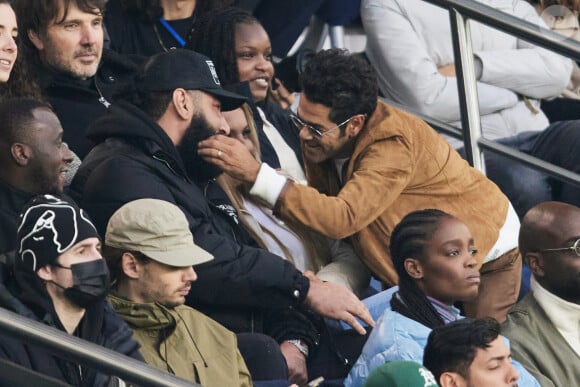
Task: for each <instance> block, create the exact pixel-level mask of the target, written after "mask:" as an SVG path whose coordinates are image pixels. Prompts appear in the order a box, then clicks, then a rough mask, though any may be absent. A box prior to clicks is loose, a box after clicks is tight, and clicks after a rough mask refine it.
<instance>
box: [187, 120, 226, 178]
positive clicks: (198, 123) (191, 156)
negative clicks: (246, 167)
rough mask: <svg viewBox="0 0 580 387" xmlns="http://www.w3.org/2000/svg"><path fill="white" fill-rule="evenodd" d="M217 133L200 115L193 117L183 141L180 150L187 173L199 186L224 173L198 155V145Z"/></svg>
mask: <svg viewBox="0 0 580 387" xmlns="http://www.w3.org/2000/svg"><path fill="white" fill-rule="evenodd" d="M216 133H217V130H215V129H214V128H212V127H211V126H210V125H209V124H208V122H207V120H206V119H205V118H204V117H203V116H202V115H200V114H198V115H195V116H193V117H192V119H191V123H190V124H189V127H188V128H187V130H186V131H185V134H184V136H183V139H182V140H181V144H180V146H179V149H178V150H179V154H180V155H181V159H182V160H183V164H184V166H185V171H186V172H187V175H188V176H189V178H190V179H192V180H193V181H194V182H196V183H198V184H204V183H206V182H208V181H209V180H211V179H213V178H215V177H216V176H219V175H220V174H221V173H222V170H221V169H220V168H219V167H218V166H216V165H214V164H211V163H208V162H207V161H205V160H204V159H202V158H201V156H200V155H198V154H197V149H198V146H197V143H198V142H200V141H203V140H205V139H207V138H209V137H211V136H213V135H215V134H216Z"/></svg>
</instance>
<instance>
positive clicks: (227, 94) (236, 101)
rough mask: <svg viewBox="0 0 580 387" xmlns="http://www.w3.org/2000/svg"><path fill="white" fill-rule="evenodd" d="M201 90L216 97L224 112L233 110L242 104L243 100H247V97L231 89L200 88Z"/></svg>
mask: <svg viewBox="0 0 580 387" xmlns="http://www.w3.org/2000/svg"><path fill="white" fill-rule="evenodd" d="M201 90H202V91H205V92H206V93H208V94H211V95H213V96H214V97H216V98H217V99H218V100H219V101H220V103H221V105H222V111H224V112H227V111H230V110H235V109H237V108H239V107H240V106H242V105H243V104H244V102H246V101H247V98H246V97H244V96H243V95H239V94H236V93H232V92H231V91H227V90H224V89H201Z"/></svg>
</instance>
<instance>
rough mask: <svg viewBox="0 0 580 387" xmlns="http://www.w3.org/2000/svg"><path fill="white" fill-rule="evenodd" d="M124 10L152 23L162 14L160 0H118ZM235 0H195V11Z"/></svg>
mask: <svg viewBox="0 0 580 387" xmlns="http://www.w3.org/2000/svg"><path fill="white" fill-rule="evenodd" d="M119 3H120V4H121V7H122V8H123V10H124V11H125V12H128V13H134V14H136V15H138V16H140V17H141V18H142V19H143V20H144V21H146V22H149V23H154V22H156V21H157V19H159V18H160V17H161V16H163V7H162V6H161V0H119ZM234 3H235V0H197V2H196V4H195V11H194V12H195V13H196V14H197V15H199V16H201V15H203V14H205V13H207V12H209V11H211V10H213V9H217V8H223V7H227V6H231V5H233V4H234Z"/></svg>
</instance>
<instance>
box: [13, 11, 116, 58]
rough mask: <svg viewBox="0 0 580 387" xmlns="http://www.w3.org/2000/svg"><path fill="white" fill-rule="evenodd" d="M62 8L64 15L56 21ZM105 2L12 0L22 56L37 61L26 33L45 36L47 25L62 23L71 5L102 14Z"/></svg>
mask: <svg viewBox="0 0 580 387" xmlns="http://www.w3.org/2000/svg"><path fill="white" fill-rule="evenodd" d="M61 2H62V6H63V7H64V11H65V12H64V13H63V15H62V18H61V19H60V20H56V19H57V17H58V16H59V13H60V10H61V8H60V6H61ZM105 3H106V0H42V1H38V0H14V1H13V8H14V11H15V12H16V18H17V20H18V29H19V30H20V36H22V49H23V54H24V56H25V57H26V59H27V60H28V61H33V63H34V62H36V61H38V51H37V50H36V47H35V46H34V44H32V41H31V40H30V38H29V37H28V31H33V32H35V33H36V34H38V35H39V36H44V35H46V31H47V28H48V26H49V24H50V23H51V22H52V21H53V20H54V21H55V22H56V23H57V24H58V23H62V22H63V21H64V20H65V19H66V17H67V15H68V10H69V7H70V5H71V4H74V5H76V6H77V7H78V8H79V9H80V10H81V11H83V12H87V13H93V14H96V13H97V12H96V11H95V10H98V13H101V14H102V13H103V12H104V10H105Z"/></svg>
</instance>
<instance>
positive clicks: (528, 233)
mask: <svg viewBox="0 0 580 387" xmlns="http://www.w3.org/2000/svg"><path fill="white" fill-rule="evenodd" d="M519 246H520V250H521V253H522V256H523V258H524V262H526V263H527V264H528V265H529V266H530V269H531V271H532V280H531V288H532V292H531V293H529V294H528V295H527V296H526V297H525V298H524V299H523V300H521V301H520V302H519V303H518V304H517V305H516V306H515V307H514V309H513V310H512V311H511V312H510V313H509V314H508V319H507V321H506V323H505V324H504V325H505V326H504V328H503V329H502V332H503V333H504V335H505V336H507V337H508V338H509V339H510V341H511V350H512V356H513V358H514V359H516V360H517V361H519V362H520V363H522V365H523V366H524V367H526V368H527V369H528V370H529V371H530V372H531V373H532V374H533V375H534V376H535V377H536V379H538V381H539V382H540V384H541V385H542V386H544V387H545V386H580V367H578V365H579V364H580V208H578V207H576V206H573V205H570V204H565V203H560V202H544V203H541V204H539V205H537V206H535V207H533V208H532V209H531V210H529V211H528V212H527V214H526V216H525V217H524V219H523V221H522V227H521V229H520V236H519Z"/></svg>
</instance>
